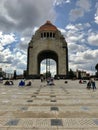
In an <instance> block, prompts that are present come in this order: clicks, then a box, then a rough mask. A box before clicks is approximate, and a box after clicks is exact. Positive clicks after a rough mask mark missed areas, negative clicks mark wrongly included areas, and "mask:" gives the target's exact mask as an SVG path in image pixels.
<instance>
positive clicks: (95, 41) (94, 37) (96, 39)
mask: <svg viewBox="0 0 98 130" xmlns="http://www.w3.org/2000/svg"><path fill="white" fill-rule="evenodd" d="M88 44H90V45H92V46H98V33H91V34H89V36H88Z"/></svg>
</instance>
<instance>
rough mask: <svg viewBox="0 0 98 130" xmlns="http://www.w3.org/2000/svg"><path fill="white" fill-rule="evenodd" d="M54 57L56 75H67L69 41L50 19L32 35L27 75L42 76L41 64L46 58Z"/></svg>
mask: <svg viewBox="0 0 98 130" xmlns="http://www.w3.org/2000/svg"><path fill="white" fill-rule="evenodd" d="M47 58H48V59H49V58H50V59H53V60H54V61H55V62H56V75H57V76H59V77H65V76H66V75H67V73H68V48H67V42H66V41H65V38H64V36H63V35H62V34H61V32H60V31H59V30H58V29H57V27H56V26H54V25H53V24H52V23H51V22H50V21H47V22H46V23H45V24H44V25H42V26H40V27H39V29H38V30H37V31H36V32H35V34H34V35H33V36H32V39H31V41H30V42H29V45H28V56H27V75H28V77H30V78H38V77H39V76H40V66H41V65H40V64H41V62H42V60H44V59H47Z"/></svg>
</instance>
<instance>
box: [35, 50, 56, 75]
mask: <svg viewBox="0 0 98 130" xmlns="http://www.w3.org/2000/svg"><path fill="white" fill-rule="evenodd" d="M44 59H53V60H54V61H55V62H56V65H57V74H58V55H57V54H56V53H55V52H54V51H50V50H46V51H42V52H40V53H39V55H38V74H40V64H41V62H42V60H44Z"/></svg>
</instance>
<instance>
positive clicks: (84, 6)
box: [69, 0, 91, 21]
mask: <svg viewBox="0 0 98 130" xmlns="http://www.w3.org/2000/svg"><path fill="white" fill-rule="evenodd" d="M90 8H91V3H90V0H78V1H77V2H76V8H75V9H72V10H71V11H70V13H69V15H70V20H71V21H75V20H77V19H78V18H80V17H83V16H84V13H85V12H88V11H90Z"/></svg>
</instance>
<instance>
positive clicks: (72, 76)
mask: <svg viewBox="0 0 98 130" xmlns="http://www.w3.org/2000/svg"><path fill="white" fill-rule="evenodd" d="M68 75H69V78H70V79H73V78H74V77H76V76H75V74H74V72H73V71H72V69H70V71H69V72H68Z"/></svg>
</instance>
